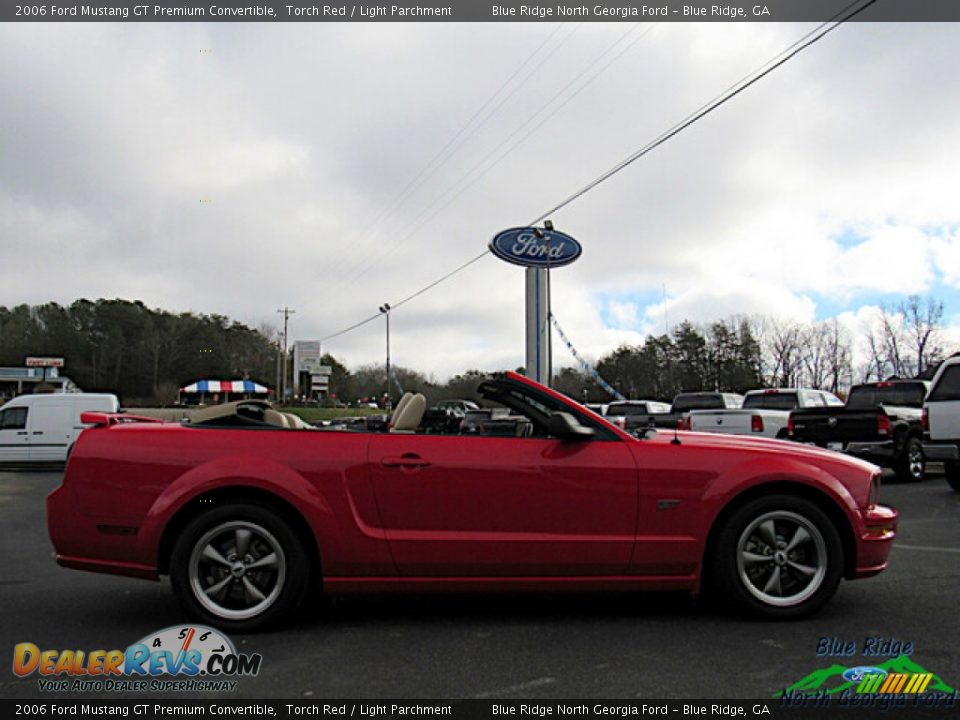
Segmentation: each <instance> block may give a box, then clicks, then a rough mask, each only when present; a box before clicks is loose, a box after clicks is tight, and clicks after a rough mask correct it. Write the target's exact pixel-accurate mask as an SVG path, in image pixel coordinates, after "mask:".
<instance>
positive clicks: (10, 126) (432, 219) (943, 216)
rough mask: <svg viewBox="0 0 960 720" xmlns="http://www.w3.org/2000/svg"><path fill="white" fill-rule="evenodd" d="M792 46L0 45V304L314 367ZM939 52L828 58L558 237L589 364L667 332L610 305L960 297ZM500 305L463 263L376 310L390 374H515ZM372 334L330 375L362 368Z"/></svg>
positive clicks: (901, 42) (579, 207)
mask: <svg viewBox="0 0 960 720" xmlns="http://www.w3.org/2000/svg"><path fill="white" fill-rule="evenodd" d="M811 27H812V26H809V25H804V24H777V23H758V24H755V23H744V24H714V23H704V24H688V23H674V24H670V23H665V24H661V25H658V26H656V27H653V28H652V29H650V28H649V27H648V26H646V25H638V26H631V25H625V24H619V23H614V24H598V23H588V24H586V25H583V26H581V27H579V28H578V27H577V26H576V25H575V24H568V25H567V24H565V25H562V26H561V27H560V28H559V29H558V30H557V32H556V33H555V34H551V33H553V32H554V30H555V29H556V26H555V25H547V24H533V25H525V24H515V23H497V24H471V25H466V24H449V25H446V24H442V23H422V24H416V23H408V24H398V25H393V24H319V23H318V24H309V23H305V24H301V25H298V24H280V25H269V24H266V25H259V24H218V25H212V24H211V25H203V24H182V25H181V24H169V25H167V24H141V25H137V24H133V25H112V24H103V25H99V24H95V23H84V24H82V25H71V26H69V27H67V26H61V25H57V24H36V25H32V24H31V25H8V26H6V27H3V28H0V127H2V128H3V130H4V132H3V134H2V138H0V144H2V154H3V157H4V162H3V163H2V165H0V251H2V252H3V253H4V257H16V258H18V260H17V262H16V263H4V264H3V266H0V304H6V305H10V304H16V303H19V302H31V303H39V302H44V301H47V300H55V301H58V302H70V301H71V300H73V299H75V298H76V297H80V296H86V297H99V296H105V297H115V296H123V297H129V298H139V299H142V300H144V301H145V302H147V303H148V304H150V305H153V306H161V307H165V308H169V309H172V310H187V309H192V310H195V311H199V312H209V313H213V312H216V313H221V314H226V315H230V316H233V317H236V318H237V319H239V320H242V321H245V322H249V323H251V324H253V325H258V324H260V323H261V322H272V323H276V322H277V316H276V313H275V312H274V311H275V310H276V308H277V307H281V306H283V305H290V306H292V307H295V308H296V309H297V311H298V312H297V315H295V316H294V319H293V322H292V324H291V332H292V334H293V337H294V338H317V337H323V336H325V335H327V334H330V333H333V332H335V331H337V330H340V329H342V328H343V327H346V326H347V325H350V324H352V323H354V322H356V321H357V320H360V319H362V318H364V317H366V316H368V315H370V314H372V313H375V312H376V309H377V307H378V306H379V305H380V304H381V303H382V302H385V301H387V302H393V303H395V302H396V301H397V300H399V299H401V298H403V297H406V296H407V295H409V294H410V293H412V292H414V291H416V290H417V289H419V288H421V287H423V286H425V285H426V284H428V283H430V282H432V281H434V280H436V279H437V278H438V277H440V276H441V275H442V274H444V273H446V272H448V271H450V270H451V269H453V268H454V267H456V266H458V265H460V264H461V263H463V262H465V261H466V260H467V259H469V258H470V257H473V256H474V255H476V254H477V253H479V252H481V251H482V249H483V248H484V246H485V244H486V242H487V240H488V239H489V237H490V236H491V235H492V234H493V233H494V232H496V231H497V230H499V229H501V228H503V227H508V226H512V225H516V224H521V223H524V222H527V221H529V220H530V219H531V218H533V217H536V216H537V215H538V214H540V213H541V212H543V211H544V210H545V209H547V208H549V207H551V206H553V205H555V204H556V203H557V202H558V201H559V200H560V199H562V198H564V197H566V196H567V195H569V194H570V193H571V192H573V191H575V190H577V189H578V188H579V187H581V186H582V185H583V184H584V183H585V182H587V181H589V180H591V179H593V178H594V177H596V176H597V175H598V174H599V173H601V172H603V171H604V170H606V169H607V168H609V167H610V166H611V165H613V164H614V163H616V162H617V161H619V160H620V159H622V158H623V157H624V156H625V155H627V154H628V153H629V152H631V151H633V150H635V149H637V148H639V147H642V146H643V145H644V144H645V143H646V142H647V141H649V140H650V139H652V138H654V137H656V136H657V135H658V134H659V133H661V132H662V131H663V130H665V129H666V128H668V127H670V126H671V125H672V124H673V123H675V122H677V121H678V120H680V119H681V118H683V117H684V116H686V115H687V113H689V112H690V111H691V110H693V109H695V108H697V107H699V106H700V105H701V104H702V103H704V102H705V101H706V100H708V99H710V98H712V97H714V96H716V95H717V94H718V93H719V92H721V91H722V90H724V89H725V88H726V87H728V86H729V85H730V84H731V83H732V82H734V81H736V80H738V79H739V78H740V77H742V76H743V75H745V74H746V73H747V72H749V71H750V70H752V69H753V68H755V67H757V66H759V65H761V64H762V63H763V62H764V61H766V60H767V59H768V58H770V57H771V56H773V55H774V54H775V53H777V52H778V51H779V50H780V49H781V48H783V47H785V46H787V45H789V44H790V43H791V42H793V41H794V40H795V39H797V38H799V37H800V36H802V35H803V34H804V33H806V32H807V31H808V30H809V29H810V28H811ZM648 29H649V30H650V31H649V33H647V34H645V35H644V32H645V31H646V30H648ZM625 33H631V34H629V35H627V36H626V37H624V36H625ZM958 40H960V26H957V25H955V24H939V25H937V24H930V25H925V24H917V23H908V24H897V23H878V24H872V23H851V24H849V25H847V26H844V27H842V28H840V29H838V30H837V31H836V32H834V33H833V34H832V35H830V36H829V37H828V38H827V39H825V40H824V41H822V42H820V43H817V44H816V45H815V46H813V47H812V48H811V49H810V50H808V51H806V52H804V53H802V54H800V55H799V56H797V57H796V58H795V59H794V60H791V61H790V62H788V63H787V64H786V65H784V66H783V67H782V68H781V69H779V70H777V71H775V72H774V73H773V74H771V75H770V76H769V77H767V78H765V79H764V80H762V81H760V82H759V83H757V85H755V86H754V87H752V88H750V89H749V90H748V91H746V92H744V93H742V94H741V95H739V96H738V97H737V98H735V99H734V100H732V101H731V102H730V103H728V104H727V105H725V106H724V107H722V108H720V109H719V110H717V111H716V112H714V113H712V114H711V115H709V116H708V117H707V118H705V119H704V120H702V121H701V122H698V123H697V124H695V125H694V126H692V127H691V128H689V129H688V130H686V131H685V132H683V133H681V134H680V135H678V136H677V137H675V138H674V139H672V140H671V141H669V142H667V143H666V144H665V145H663V146H662V147H660V148H658V149H657V150H655V151H653V152H652V153H651V154H649V155H648V156H646V157H644V158H643V159H641V160H640V161H638V162H637V163H635V164H634V165H632V166H631V167H629V168H628V169H626V170H625V171H624V172H622V173H620V174H619V175H617V176H615V177H614V178H612V179H610V180H609V181H608V182H606V183H604V184H603V185H601V186H600V187H598V188H597V189H596V190H594V191H592V192H591V193H589V194H587V195H585V196H584V197H583V198H581V199H579V200H578V201H577V202H575V203H573V204H571V205H570V206H569V207H567V208H565V209H563V210H561V211H559V212H557V213H555V217H554V218H553V220H554V221H555V223H556V224H557V226H558V227H559V228H560V229H564V230H568V231H569V232H571V233H572V234H573V235H574V236H576V237H577V238H578V239H580V240H581V241H582V243H583V244H584V255H583V257H582V258H581V259H580V260H579V261H578V262H577V263H576V264H574V265H572V266H570V267H568V268H564V269H563V270H559V271H557V273H556V274H555V276H554V280H555V282H554V298H553V300H554V308H555V309H556V311H557V315H558V317H559V318H560V320H561V322H562V323H563V327H564V329H565V330H566V331H567V332H568V334H569V335H570V337H571V339H572V340H573V341H574V342H575V343H576V345H577V348H578V349H579V350H580V351H581V352H583V353H584V354H585V355H588V356H590V357H591V358H593V359H596V358H597V357H599V356H601V355H603V354H604V353H606V352H609V351H610V350H612V349H613V348H615V347H616V346H617V345H619V344H621V343H629V344H635V343H637V342H640V341H641V340H642V338H643V332H646V331H652V332H657V333H659V332H661V328H662V326H663V320H664V318H663V314H662V312H663V308H660V307H658V303H652V306H650V307H648V306H645V305H644V304H640V303H637V302H636V301H634V300H633V299H631V298H634V297H650V296H658V295H659V294H660V292H661V289H662V288H664V287H666V290H667V295H668V298H669V300H668V304H667V313H668V315H667V319H668V321H669V323H671V324H675V323H677V322H679V321H680V320H682V319H684V318H688V319H690V320H693V321H698V322H701V321H709V320H711V319H716V318H718V317H724V316H727V315H731V314H752V313H763V314H773V315H780V316H783V317H792V318H796V319H799V320H804V319H811V318H813V317H814V315H815V313H816V311H817V308H816V306H815V303H816V301H817V299H818V298H821V297H823V298H829V299H835V300H837V301H838V302H839V301H842V302H844V303H852V304H854V305H855V304H856V303H857V302H858V297H859V296H860V295H861V294H863V293H866V294H868V295H869V296H870V297H871V302H874V301H875V297H874V296H875V295H876V294H877V293H894V294H907V293H915V292H917V293H925V292H928V291H934V292H935V291H936V289H937V287H938V285H937V282H938V280H939V279H942V281H943V282H945V283H947V284H950V285H953V286H960V270H958V269H957V268H960V237H958V235H957V230H956V228H957V227H960V208H958V206H957V204H956V201H955V189H956V187H958V185H960V177H958V175H960V166H958V165H957V164H956V163H951V162H948V161H947V159H949V158H952V157H956V156H958V154H960V129H958V127H957V125H956V123H955V122H954V120H953V118H954V116H955V114H956V113H955V112H954V111H955V110H956V100H955V98H957V97H960V75H958V74H957V73H949V72H945V71H944V68H949V67H952V66H953V65H954V64H955V53H956V46H957V42H958ZM634 41H636V42H635V44H632V45H631V43H633V42H634ZM541 43H544V45H543V47H542V49H541V50H540V52H539V54H538V55H537V56H536V57H535V58H533V59H531V60H530V61H529V62H527V64H525V65H524V64H523V63H524V61H525V60H526V59H527V58H528V57H530V56H531V53H532V51H533V50H534V49H535V48H537V47H538V46H539V45H540V44H541ZM36 48H43V49H44V50H43V52H37V50H36ZM201 50H205V51H207V50H209V52H203V53H201V52H200V51H201ZM621 51H623V52H622V54H620V53H621ZM544 58H547V59H546V61H545V62H542V63H541V62H540V61H541V60H544ZM610 60H615V61H614V62H612V63H610V64H609V66H608V67H605V66H606V65H607V64H608V62H609V61H610ZM604 67H605V69H603V71H602V72H599V73H598V72H597V71H598V70H600V69H601V68H604ZM518 68H520V69H521V71H520V72H519V73H518V74H517V76H516V78H515V79H514V80H513V81H512V82H511V83H510V84H509V85H508V86H506V87H505V88H503V87H501V86H502V85H503V83H504V81H505V80H506V79H507V78H509V77H511V75H512V74H513V73H514V72H515V71H516V70H517V69H518ZM578 77H579V78H581V80H579V81H577V82H574V83H573V84H570V83H571V80H573V79H576V78H578ZM525 78H526V81H525V82H524V83H523V84H522V85H520V81H521V80H522V79H525ZM591 78H592V80H591V81H590V82H589V84H583V83H584V81H586V80H587V79H591ZM581 85H582V87H581ZM574 93H576V95H574ZM555 98H556V100H555ZM488 99H491V102H489V103H488V104H486V105H484V103H485V101H487V100H488ZM568 99H569V102H566V104H563V105H562V106H561V105H560V103H562V102H564V101H566V100H568ZM541 109H544V112H542V113H539V114H538V111H539V110H541ZM474 116H475V120H474V121H473V122H472V123H471V124H469V125H468V122H469V121H470V120H471V118H473V117H474ZM531 117H533V118H534V120H533V121H531V122H528V120H530V118H531ZM541 121H542V124H541ZM525 123H526V124H525ZM533 128H536V130H535V131H534V132H532V134H530V135H529V137H527V138H526V139H525V140H524V141H523V142H522V144H516V143H517V142H518V141H519V140H520V139H521V138H524V137H525V136H526V135H527V133H528V131H530V130H531V129H533ZM461 129H463V131H462V132H460V133H459V134H458V131H460V130H461ZM451 141H452V142H451ZM448 143H451V144H449V145H448ZM445 147H446V148H447V151H446V152H444V151H443V149H444V148H445ZM454 148H456V149H457V151H456V153H455V154H451V155H449V157H448V155H447V153H449V151H450V150H452V149H454ZM510 148H514V149H513V150H512V151H511V152H509V153H506V151H507V150H508V149H510ZM438 153H440V154H439V155H438ZM433 158H435V160H434V161H433V162H431V159H433ZM484 171H486V172H485V173H484ZM405 188H406V189H407V191H406V192H405ZM201 200H205V201H209V202H201ZM945 228H946V230H945ZM845 233H853V234H854V235H856V236H858V238H859V240H858V242H856V243H853V244H851V243H850V242H847V241H846V240H843V241H840V239H841V238H843V237H844V235H845ZM24 248H27V249H29V252H25V251H24ZM522 275H523V273H522V270H520V269H518V268H515V267H510V266H507V265H505V264H504V263H500V262H499V261H496V260H494V259H489V258H488V259H484V260H483V261H481V262H478V263H477V264H475V265H474V266H472V267H471V268H470V269H468V270H466V271H464V272H462V273H460V274H458V275H456V276H455V277H453V278H451V279H450V280H448V281H446V282H444V283H443V284H441V285H439V286H438V287H437V288H435V289H434V290H431V291H430V292H428V293H425V294H424V295H422V296H420V297H418V298H417V299H416V300H414V301H412V302H410V303H409V304H407V305H405V306H403V307H402V308H399V309H398V310H397V311H396V312H395V313H394V316H393V328H395V341H396V345H395V347H396V353H397V362H400V363H401V364H404V365H409V366H412V367H415V368H417V369H419V370H422V371H424V372H428V373H429V372H433V373H436V374H437V375H438V376H440V377H443V376H445V375H447V374H449V373H451V372H457V371H461V370H463V369H465V368H467V367H489V368H495V367H515V366H516V365H519V364H521V363H522V361H523V308H522V302H523V280H522ZM38 277H39V278H43V281H42V282H37V280H36V278H38ZM894 296H895V295H894ZM610 297H614V298H620V299H618V300H617V301H616V302H615V303H614V304H612V305H609V306H608V307H604V306H603V303H604V302H607V301H605V300H604V298H610ZM958 314H960V308H953V307H948V308H947V315H948V316H951V317H952V316H956V315H958ZM605 317H606V318H607V319H609V318H610V317H612V318H613V319H614V320H615V327H612V328H611V327H607V326H606V325H605V323H604V318H605ZM380 325H381V324H380V323H379V321H378V322H376V323H371V324H369V325H366V326H364V327H363V328H362V329H360V330H358V331H356V332H354V333H350V334H347V335H344V336H341V337H338V338H336V339H334V340H332V341H331V342H329V343H326V344H325V349H329V350H331V351H333V352H335V353H336V354H337V355H338V356H340V357H342V358H343V359H344V360H346V361H348V362H349V363H351V364H360V363H365V362H374V361H380V359H381V356H382V354H383V333H382V327H381V326H380ZM570 362H572V358H569V357H568V355H567V354H566V351H565V350H564V349H563V347H562V346H561V345H560V344H559V342H557V343H555V363H556V364H568V363H570Z"/></svg>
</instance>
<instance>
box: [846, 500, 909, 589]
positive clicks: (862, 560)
mask: <svg viewBox="0 0 960 720" xmlns="http://www.w3.org/2000/svg"><path fill="white" fill-rule="evenodd" d="M899 518H900V514H899V513H898V512H897V511H896V510H894V509H893V508H891V507H887V506H886V505H873V506H871V507H869V508H867V509H866V510H865V511H864V513H863V521H864V530H863V532H862V533H861V535H860V538H859V541H858V543H857V567H856V568H855V570H854V574H853V576H854V577H857V578H865V577H870V576H871V575H876V574H877V573H879V572H882V571H883V570H884V569H886V567H887V558H888V557H889V556H890V549H891V548H892V547H893V540H894V538H896V536H897V522H898V521H899Z"/></svg>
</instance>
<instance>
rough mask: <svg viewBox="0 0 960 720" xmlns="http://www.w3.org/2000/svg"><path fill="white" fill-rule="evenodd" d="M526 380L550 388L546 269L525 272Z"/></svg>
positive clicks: (548, 279)
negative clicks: (529, 379)
mask: <svg viewBox="0 0 960 720" xmlns="http://www.w3.org/2000/svg"><path fill="white" fill-rule="evenodd" d="M526 285H527V293H526V328H527V354H526V360H527V362H526V365H527V377H528V378H531V379H533V380H536V381H537V382H538V383H541V384H542V385H549V384H550V357H551V354H552V353H551V348H550V325H549V321H550V275H549V271H548V270H547V268H542V267H528V268H527V270H526Z"/></svg>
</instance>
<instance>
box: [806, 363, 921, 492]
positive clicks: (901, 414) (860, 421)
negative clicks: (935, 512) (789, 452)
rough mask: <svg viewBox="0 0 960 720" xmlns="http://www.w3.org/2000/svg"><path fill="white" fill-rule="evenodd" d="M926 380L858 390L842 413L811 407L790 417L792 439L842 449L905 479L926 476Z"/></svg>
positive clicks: (900, 382) (888, 382)
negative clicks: (923, 415)
mask: <svg viewBox="0 0 960 720" xmlns="http://www.w3.org/2000/svg"><path fill="white" fill-rule="evenodd" d="M928 386H929V383H928V382H926V381H925V380H892V381H886V382H875V383H865V384H863V385H855V386H854V387H853V389H852V390H850V396H849V397H848V398H847V404H846V405H844V406H843V407H841V408H832V407H829V408H808V409H805V410H794V411H793V412H791V413H790V421H789V423H788V425H787V435H788V437H789V438H790V439H791V440H797V441H799V442H805V443H810V444H813V445H819V446H820V447H825V448H827V449H830V450H839V451H841V452H845V453H847V454H849V455H854V456H856V457H859V458H861V459H863V460H868V461H870V462H872V463H876V464H877V465H883V466H886V467H892V468H894V470H896V473H897V476H898V477H900V478H903V479H904V480H911V481H917V480H922V479H923V476H924V464H925V463H924V456H923V428H922V426H921V422H920V415H921V408H922V407H923V399H924V396H926V394H927V388H928Z"/></svg>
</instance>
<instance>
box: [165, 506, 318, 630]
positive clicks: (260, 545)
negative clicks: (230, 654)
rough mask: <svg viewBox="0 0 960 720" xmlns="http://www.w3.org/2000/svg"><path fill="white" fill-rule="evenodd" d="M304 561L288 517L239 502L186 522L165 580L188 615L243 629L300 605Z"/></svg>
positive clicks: (265, 623) (273, 619)
mask: <svg viewBox="0 0 960 720" xmlns="http://www.w3.org/2000/svg"><path fill="white" fill-rule="evenodd" d="M309 567H310V564H309V559H308V557H307V555H306V552H305V551H304V548H303V544H302V543H301V542H300V539H299V538H298V537H297V536H296V534H295V533H294V532H293V531H292V530H291V529H290V527H289V523H287V522H285V521H284V520H283V519H281V518H280V516H279V515H277V514H275V513H274V512H272V511H271V510H268V509H265V508H263V507H258V506H255V505H247V504H240V503H238V504H231V505H225V506H223V507H218V508H215V509H213V510H210V511H209V512H206V513H204V514H202V515H200V516H198V517H196V518H194V519H193V520H192V521H190V522H189V523H188V524H187V526H186V527H185V528H184V530H183V532H182V533H181V535H180V538H179V539H178V540H177V542H176V544H175V545H174V547H173V552H172V554H171V556H170V580H171V584H172V585H173V590H174V592H175V593H176V594H177V597H178V598H179V600H180V602H181V603H182V604H183V606H184V607H185V608H186V609H187V611H188V612H189V613H190V614H191V615H193V616H195V617H197V618H199V619H201V620H204V621H206V622H209V623H211V624H213V625H214V626H217V627H222V628H224V629H231V630H234V631H241V632H249V631H252V630H259V629H262V628H264V627H267V626H269V625H271V624H273V623H275V622H276V621H277V620H279V619H280V618H282V617H284V616H285V615H286V614H287V613H289V612H290V611H292V610H293V609H294V608H296V606H297V605H299V604H300V602H301V601H302V600H303V597H304V593H305V591H306V588H307V584H308V581H309V575H310V572H309Z"/></svg>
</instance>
